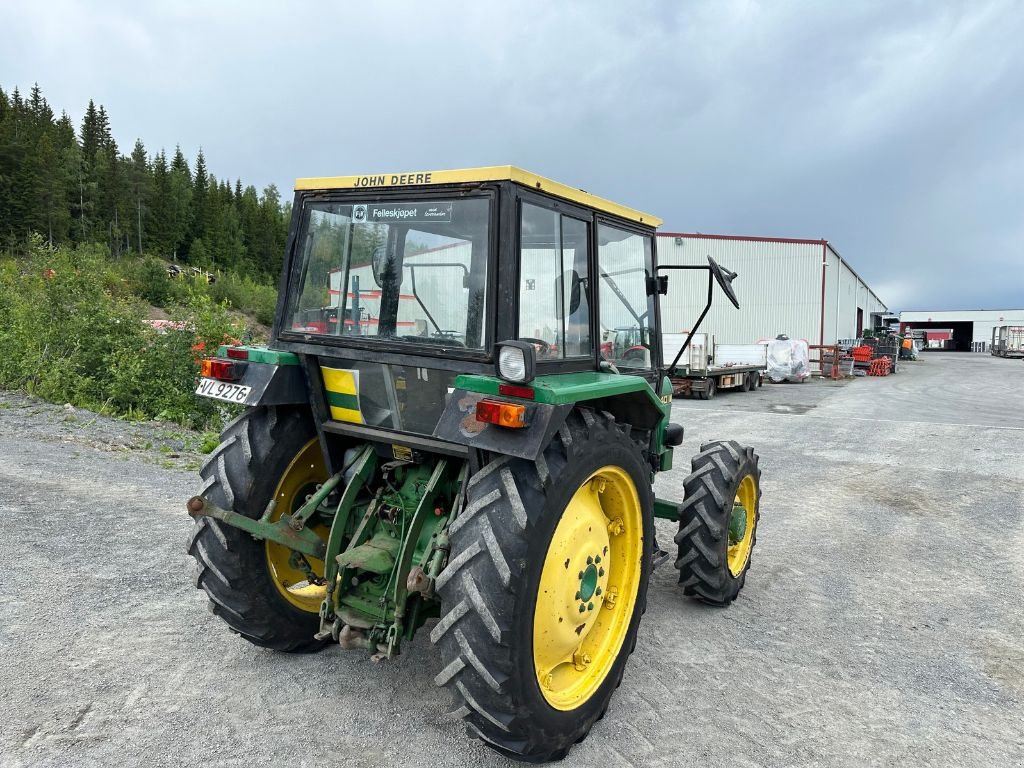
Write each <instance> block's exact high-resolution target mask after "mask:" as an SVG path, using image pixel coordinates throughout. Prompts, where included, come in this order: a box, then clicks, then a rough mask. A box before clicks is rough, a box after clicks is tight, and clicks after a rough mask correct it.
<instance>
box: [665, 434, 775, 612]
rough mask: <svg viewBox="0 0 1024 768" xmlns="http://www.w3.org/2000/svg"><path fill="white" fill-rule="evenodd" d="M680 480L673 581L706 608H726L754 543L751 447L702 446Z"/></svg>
mask: <svg viewBox="0 0 1024 768" xmlns="http://www.w3.org/2000/svg"><path fill="white" fill-rule="evenodd" d="M691 467H692V469H693V471H692V472H691V473H690V475H689V476H688V477H687V478H686V479H685V480H684V481H683V489H684V497H683V503H682V505H681V506H680V510H679V511H680V518H679V533H677V534H676V538H675V541H676V544H678V545H679V558H678V559H677V560H676V568H678V569H679V582H680V583H681V584H682V585H683V591H684V592H685V593H686V594H687V595H689V596H691V597H694V598H696V599H698V600H700V601H701V602H704V603H708V604H709V605H716V606H726V605H728V604H729V603H731V602H732V601H733V600H735V599H736V596H737V595H738V594H739V592H740V590H741V589H743V584H744V581H745V580H746V577H747V571H748V570H750V556H751V553H752V552H753V549H754V544H755V543H756V541H757V523H758V520H759V518H760V514H761V511H760V505H761V470H760V469H759V468H758V456H757V454H756V453H754V449H753V448H745V447H743V446H742V445H740V444H739V443H736V442H733V441H731V440H729V441H720V442H718V441H716V442H711V443H704V444H703V445H702V446H701V450H700V453H698V454H697V455H696V456H694V457H693V460H692V462H691Z"/></svg>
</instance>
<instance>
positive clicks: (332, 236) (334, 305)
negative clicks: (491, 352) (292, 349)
mask: <svg viewBox="0 0 1024 768" xmlns="http://www.w3.org/2000/svg"><path fill="white" fill-rule="evenodd" d="M303 216H304V221H303V226H302V229H301V230H300V231H302V232H304V233H305V235H304V240H303V242H302V243H301V245H300V248H299V251H298V252H299V253H300V254H301V258H302V266H301V271H300V273H299V279H298V287H297V290H294V291H293V292H292V295H291V301H290V308H289V313H288V317H289V319H290V322H289V324H288V326H287V329H288V330H293V331H300V332H302V333H308V334H317V335H323V336H341V337H364V338H368V339H373V338H378V339H387V340H388V341H403V342H409V343H416V344H430V345H440V346H446V347H466V348H469V349H483V347H484V342H485V325H484V322H485V321H484V318H485V317H486V311H485V309H486V307H485V301H486V286H487V261H488V259H487V249H488V241H489V236H488V229H489V220H490V200H489V198H482V197H477V198H463V199H457V200H452V199H446V200H440V199H439V200H429V201H422V200H409V201H398V200H389V201H386V202H376V203H374V202H366V203H361V202H358V201H350V202H346V203H316V204H312V205H308V206H306V208H305V210H304V213H303Z"/></svg>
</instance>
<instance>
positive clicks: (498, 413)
mask: <svg viewBox="0 0 1024 768" xmlns="http://www.w3.org/2000/svg"><path fill="white" fill-rule="evenodd" d="M476 420H477V421H483V422H486V423H488V424H496V425H497V426H499V427H511V428H512V429H522V428H523V427H525V426H526V406H525V405H519V404H517V403H503V402H501V401H499V400H480V401H479V402H478V403H477V404H476Z"/></svg>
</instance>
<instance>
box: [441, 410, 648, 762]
mask: <svg viewBox="0 0 1024 768" xmlns="http://www.w3.org/2000/svg"><path fill="white" fill-rule="evenodd" d="M629 432H630V430H629V427H628V426H625V427H621V426H619V425H618V424H616V423H615V420H614V418H613V417H612V416H611V415H610V414H604V413H596V412H594V411H590V410H582V409H580V410H576V411H573V412H572V413H570V415H569V417H568V419H567V420H566V422H565V423H564V424H563V425H562V426H561V427H560V428H559V431H558V434H557V435H556V436H555V438H554V440H553V441H552V442H551V444H550V445H549V446H548V447H547V448H546V449H545V451H544V452H543V454H542V455H541V456H540V457H539V458H538V460H537V461H536V462H530V461H525V460H522V459H515V458H511V457H508V456H494V457H493V460H492V461H491V462H490V463H488V464H486V465H485V466H484V467H483V468H482V469H481V470H480V471H478V472H477V473H476V474H475V475H473V476H472V477H471V478H470V479H469V481H468V483H467V488H468V490H467V498H466V507H465V509H464V511H463V512H462V513H461V514H460V515H459V516H458V517H457V518H456V519H455V520H454V521H453V522H452V524H451V526H450V528H449V538H450V542H451V555H450V559H449V561H448V564H447V566H446V568H445V569H444V570H443V571H442V572H441V574H440V575H439V576H438V578H437V582H436V585H435V586H436V589H437V592H438V593H439V595H440V597H441V619H440V621H439V622H438V623H437V624H436V625H435V626H434V628H433V630H432V631H431V634H430V638H431V641H432V642H433V643H434V644H436V645H437V646H438V647H439V649H440V654H441V660H442V664H443V669H442V670H441V672H440V674H438V675H437V677H436V678H435V682H436V683H437V685H439V686H443V687H447V688H448V689H449V690H451V692H452V696H453V700H454V707H455V709H454V712H453V714H454V715H455V716H456V717H458V718H461V719H462V720H463V721H464V723H465V725H466V730H467V732H468V733H469V735H470V736H473V737H476V738H479V739H481V740H482V741H483V742H485V743H486V744H488V745H489V746H490V747H492V748H493V749H495V750H496V751H497V752H499V753H501V754H503V755H505V756H507V757H511V758H514V759H516V760H520V761H524V762H547V761H550V760H559V759H561V758H563V757H564V756H565V755H566V754H567V753H568V751H569V749H570V748H571V747H572V746H573V744H575V743H577V742H579V741H582V740H583V739H584V738H585V737H586V736H587V734H588V732H589V731H590V728H591V726H592V725H593V724H594V723H595V722H596V721H597V720H599V719H600V718H601V717H603V716H604V713H605V711H606V710H607V708H608V703H609V701H610V699H611V697H612V694H613V693H614V691H615V689H616V688H617V687H618V685H619V683H620V682H621V680H622V674H623V670H624V668H625V665H626V661H627V658H628V657H629V654H630V653H631V652H632V650H633V648H634V646H635V645H636V636H637V629H638V627H639V624H640V618H641V615H642V613H643V610H644V608H645V606H646V594H647V584H648V580H649V578H650V572H651V559H652V550H651V547H652V542H653V541H654V521H653V496H652V491H651V476H650V469H649V467H647V466H646V465H645V463H644V458H643V455H642V453H641V451H640V449H639V448H638V446H637V445H636V444H635V443H634V442H633V441H631V440H630V436H629ZM609 489H610V492H609ZM630 489H635V493H633V492H632V491H631V490H630ZM609 513H610V514H611V516H610V517H609ZM598 516H599V517H598ZM609 520H610V521H611V522H609ZM623 521H628V522H627V523H625V524H623ZM591 523H593V524H591ZM594 531H597V533H594ZM601 536H603V541H604V545H603V546H604V549H603V552H604V555H605V557H604V560H603V561H602V558H601V557H600V553H601V551H602V550H601V546H602V544H601V542H600V541H597V543H596V544H595V543H594V542H595V541H596V540H597V539H598V538H599V537H601ZM591 550H593V553H592V555H591V554H588V553H589V552H591ZM629 553H632V554H631V555H629ZM563 557H564V563H563ZM634 557H635V559H633V558H634ZM587 558H589V559H587ZM602 563H603V564H602ZM599 564H602V565H599ZM604 565H607V566H608V574H607V575H605V571H604V567H603V566H604ZM570 566H571V567H570ZM591 572H593V573H591ZM591 577H593V578H591ZM598 577H600V578H601V579H605V581H603V582H602V581H600V580H598ZM608 580H610V581H608ZM602 583H603V585H604V591H603V592H602V589H601V584H602ZM620 588H621V591H619V590H620ZM574 590H575V594H573V591H574ZM606 600H607V602H606ZM595 608H596V612H595ZM585 617H591V618H592V619H593V620H592V621H590V622H589V626H588V621H587V620H586V618H585ZM580 622H582V623H580ZM584 630H586V631H584ZM570 646H571V648H570ZM566 648H570V650H569V653H568V656H566V655H565V649H566ZM589 654H593V665H592V666H591V663H592V659H591V656H590V655H589ZM542 686H543V687H542Z"/></svg>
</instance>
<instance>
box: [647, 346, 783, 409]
mask: <svg viewBox="0 0 1024 768" xmlns="http://www.w3.org/2000/svg"><path fill="white" fill-rule="evenodd" d="M685 336H686V335H685V334H681V333H666V334H663V335H662V339H663V342H662V343H663V345H664V355H665V357H664V359H665V360H670V359H672V358H674V357H675V353H676V352H678V350H679V348H680V347H681V346H682V344H683V342H684V340H685ZM679 363H680V364H679V365H677V366H676V367H675V368H673V369H672V370H671V371H670V372H669V378H670V379H671V381H672V394H673V395H687V396H690V397H692V396H694V395H696V396H697V397H699V398H700V399H701V400H710V399H711V398H712V397H714V396H715V394H716V393H717V392H718V390H720V389H739V390H741V391H743V392H749V391H750V390H752V389H756V388H757V387H760V386H761V385H762V384H763V383H764V373H765V370H767V368H768V348H767V346H766V345H764V344H715V338H714V336H709V335H708V334H706V333H696V334H694V335H693V339H692V340H691V342H690V345H689V347H688V348H687V350H686V355H685V356H684V358H683V359H681V360H680V361H679Z"/></svg>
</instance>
